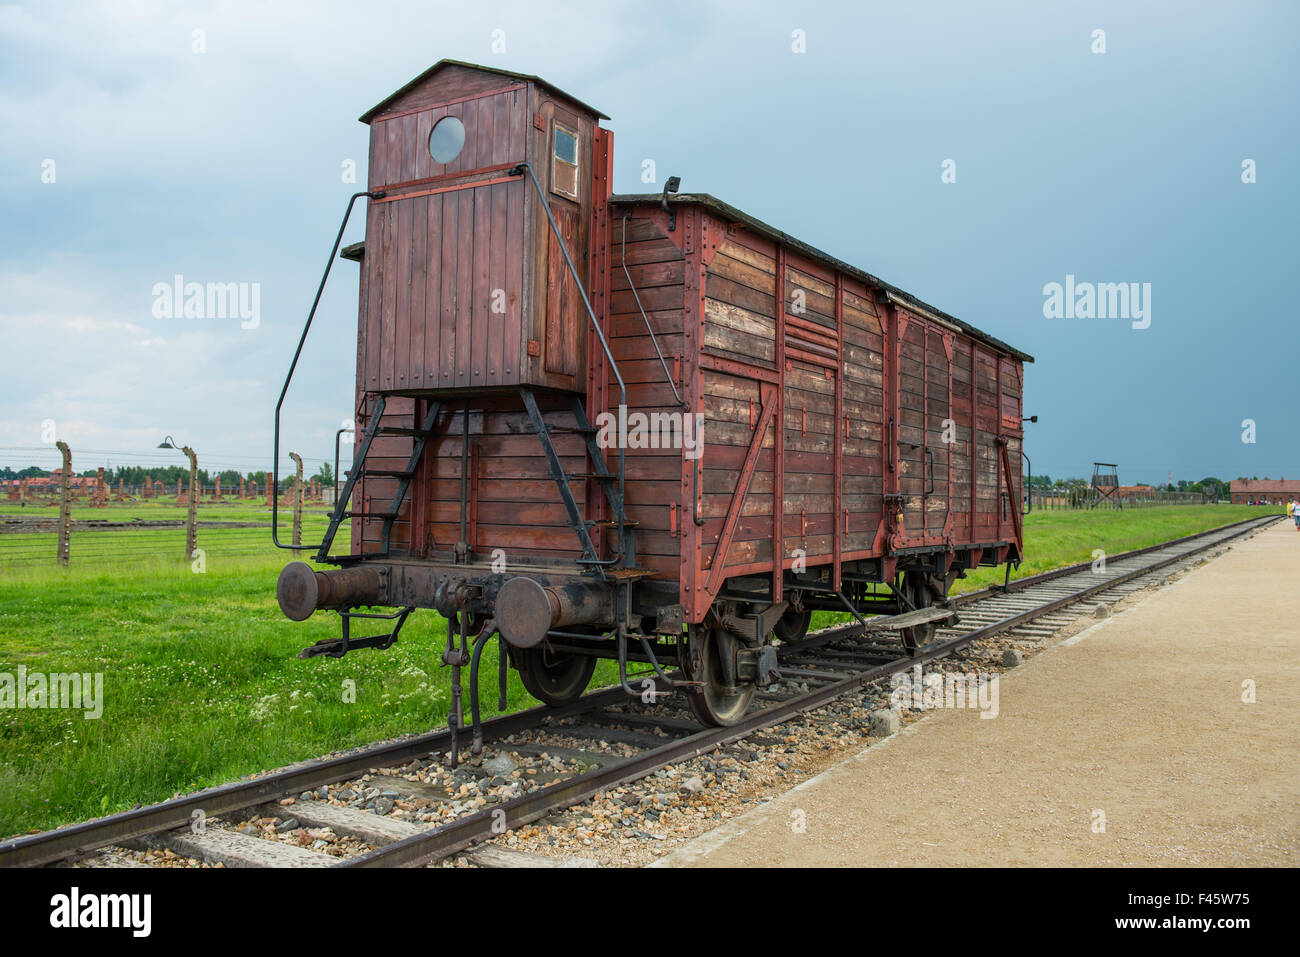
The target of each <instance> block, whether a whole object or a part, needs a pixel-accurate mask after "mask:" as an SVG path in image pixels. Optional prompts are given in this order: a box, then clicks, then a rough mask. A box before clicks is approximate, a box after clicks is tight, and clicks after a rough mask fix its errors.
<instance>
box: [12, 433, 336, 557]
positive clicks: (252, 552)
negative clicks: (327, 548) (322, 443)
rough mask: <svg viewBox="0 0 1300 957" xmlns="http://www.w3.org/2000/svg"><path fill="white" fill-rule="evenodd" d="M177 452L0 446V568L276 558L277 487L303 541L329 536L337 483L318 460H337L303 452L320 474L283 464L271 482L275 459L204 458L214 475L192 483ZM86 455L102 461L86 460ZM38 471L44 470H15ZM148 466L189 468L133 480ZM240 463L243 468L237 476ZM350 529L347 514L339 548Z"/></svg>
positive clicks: (154, 468)
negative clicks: (277, 480) (276, 481)
mask: <svg viewBox="0 0 1300 957" xmlns="http://www.w3.org/2000/svg"><path fill="white" fill-rule="evenodd" d="M178 457H179V456H178V455H177V452H176V451H175V450H170V449H169V450H163V449H160V450H158V451H157V452H154V451H152V450H148V451H144V452H130V451H122V450H108V449H85V450H81V449H79V448H69V447H67V446H66V445H65V443H62V442H59V443H57V444H56V445H53V446H34V447H0V475H4V476H7V477H5V478H3V479H0V569H5V570H9V571H13V570H17V569H19V568H22V567H42V566H49V565H54V564H60V565H83V564H88V563H96V564H100V563H110V564H113V565H122V564H130V563H135V562H141V561H146V560H153V559H166V560H172V561H176V562H181V561H187V562H192V563H194V564H195V565H200V564H202V563H203V562H205V561H206V559H207V558H208V557H210V556H214V555H221V556H223V557H241V558H242V557H256V556H268V557H269V556H272V555H275V554H276V553H277V549H276V548H275V546H274V545H273V544H272V541H271V514H272V513H271V501H272V496H273V495H276V496H277V498H278V506H279V507H280V508H281V509H285V510H289V511H291V512H292V514H293V520H294V530H293V536H294V537H293V541H294V542H295V544H300V543H302V542H303V541H307V542H311V541H319V540H320V536H323V535H324V532H325V529H326V527H327V525H328V522H329V515H330V512H331V511H332V508H333V500H334V493H335V488H336V486H335V482H334V481H327V480H326V478H328V477H329V472H324V473H323V472H322V470H321V468H320V466H321V465H323V464H329V465H330V466H331V470H332V468H333V462H332V461H330V460H326V459H321V458H311V457H307V456H302V457H301V461H302V462H303V463H304V467H305V468H311V469H315V470H316V471H317V475H315V476H313V477H312V478H305V477H303V473H302V471H300V470H299V469H297V468H296V467H295V468H294V469H292V470H290V469H286V468H285V467H284V463H281V468H280V469H279V471H280V474H281V475H282V476H283V475H289V476H290V477H289V478H288V479H286V480H284V481H282V483H281V486H280V488H279V489H278V490H273V489H272V488H271V487H270V484H271V483H270V481H269V476H270V475H271V474H272V470H271V469H269V468H267V466H269V465H271V464H272V463H270V462H269V461H266V460H262V461H260V462H259V461H258V460H256V459H253V458H251V457H243V456H212V457H211V458H200V464H201V465H202V466H203V467H204V469H203V471H204V472H205V473H206V475H207V477H208V481H207V482H203V481H201V480H200V481H198V482H194V483H191V482H190V481H189V476H190V475H191V471H190V469H189V465H188V463H186V464H185V465H184V466H181V465H179V464H178V463H177V461H176V460H177V458H178ZM87 461H89V462H92V463H94V464H93V465H92V466H91V467H90V468H85V467H82V468H79V466H83V463H86V462H87ZM258 465H261V468H260V469H259V468H257V466H258ZM344 467H346V465H344ZM34 470H40V471H41V472H44V473H46V474H43V475H33V474H26V475H25V477H22V478H18V477H14V476H16V475H17V473H31V472H33V471H34ZM141 472H143V473H150V472H152V473H154V474H159V473H162V474H167V473H171V472H176V473H183V474H181V475H180V476H178V477H177V478H176V482H175V485H172V484H171V482H170V481H168V482H167V483H164V482H163V481H161V480H160V479H157V478H153V477H152V476H150V475H148V474H145V475H144V476H143V478H142V479H137V480H136V481H134V482H130V483H128V482H127V481H126V479H125V475H124V474H123V473H131V474H138V473H141ZM232 472H234V473H238V477H239V479H238V482H237V483H236V482H233V481H231V476H230V473H232ZM88 473H92V474H88ZM114 475H116V476H117V478H116V480H115V481H114V480H112V477H113V476H114ZM223 476H224V477H225V481H224V482H223ZM259 478H260V481H259V480H258V479H259ZM192 499H193V501H194V506H195V507H194V508H193V509H191V507H190V504H191V500H192ZM347 532H348V525H347V523H345V524H344V525H343V526H342V527H341V528H340V529H339V538H338V544H339V546H340V547H343V548H346V547H347ZM190 543H193V544H190ZM294 554H295V555H296V554H298V553H297V552H295V553H294Z"/></svg>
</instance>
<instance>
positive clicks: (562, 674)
mask: <svg viewBox="0 0 1300 957" xmlns="http://www.w3.org/2000/svg"><path fill="white" fill-rule="evenodd" d="M514 654H515V667H517V668H518V669H519V680H520V681H522V682H523V685H524V690H526V691H527V692H528V693H529V694H530V695H532V696H533V697H534V698H536V699H537V700H538V701H541V702H543V703H544V704H549V705H550V706H551V707H552V708H558V707H560V706H561V705H565V704H568V703H569V702H570V701H575V700H577V699H578V698H579V697H581V695H582V693H583V692H584V691H586V690H587V682H589V681H590V680H591V675H592V672H594V671H595V670H596V659H595V658H590V657H588V656H586V655H574V654H558V653H556V652H553V651H551V650H549V649H547V648H546V647H545V645H538V646H536V647H534V648H516V649H515V650H514Z"/></svg>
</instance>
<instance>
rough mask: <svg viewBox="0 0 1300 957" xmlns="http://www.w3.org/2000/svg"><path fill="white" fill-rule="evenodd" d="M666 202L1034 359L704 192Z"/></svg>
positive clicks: (647, 199) (641, 197)
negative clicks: (701, 211) (713, 217)
mask: <svg viewBox="0 0 1300 957" xmlns="http://www.w3.org/2000/svg"><path fill="white" fill-rule="evenodd" d="M662 200H663V196H662V195H661V194H659V193H624V194H615V195H613V196H611V197H610V198H609V201H610V202H611V203H653V204H655V205H658V204H659V203H660V202H661V201H662ZM668 201H669V202H670V203H673V204H679V205H680V204H687V205H699V206H704V207H705V208H707V209H710V210H712V211H713V212H715V213H717V214H718V215H719V216H721V217H723V218H724V219H728V220H730V221H731V222H734V223H743V224H744V225H745V226H747V227H748V228H749V229H751V230H753V231H754V232H756V233H758V234H759V235H761V236H766V237H767V238H768V239H770V240H772V241H773V242H777V243H781V244H782V245H785V246H788V247H790V248H791V249H797V250H798V251H799V252H801V253H803V254H804V255H805V256H808V257H809V258H811V259H817V260H820V261H821V262H823V263H825V264H826V265H828V266H830V267H831V268H832V269H839V270H841V271H842V272H845V273H848V274H849V275H850V276H855V277H857V278H858V279H861V280H862V281H863V282H864V283H866V284H867V285H870V286H877V287H879V288H881V289H885V290H887V291H888V292H889V293H891V294H892V295H893V296H894V298H896V299H897V300H898V301H899V302H900V303H901V304H902V305H903V306H904V307H907V306H910V307H912V308H913V309H916V310H917V311H919V312H921V313H923V314H924V313H929V314H931V315H932V316H934V317H936V318H938V319H941V320H942V321H943V322H945V323H949V324H951V325H953V326H956V327H957V328H958V329H960V330H961V331H962V332H965V333H967V334H968V335H970V336H971V337H973V338H975V339H979V340H980V341H981V342H984V343H986V344H988V345H990V346H993V347H994V348H995V349H997V350H999V351H1000V352H1003V353H1005V354H1007V355H1010V356H1015V357H1016V358H1017V359H1019V360H1021V361H1022V362H1033V361H1034V357H1033V356H1031V355H1029V354H1027V353H1024V352H1021V351H1020V350H1019V349H1017V348H1015V347H1014V346H1010V345H1007V344H1006V343H1005V342H1003V341H1002V340H1001V339H998V338H996V337H994V336H990V335H989V334H988V333H986V332H981V331H980V330H979V329H976V328H975V327H974V326H972V325H970V323H967V322H963V321H962V320H960V319H958V318H957V317H956V316H951V315H949V314H948V313H946V312H944V311H943V310H942V309H938V308H936V307H934V306H931V305H930V304H929V303H926V302H923V301H922V300H920V299H917V298H916V297H915V296H913V295H912V294H911V293H908V292H905V291H903V290H902V289H899V288H898V287H897V286H894V285H891V284H890V283H887V282H885V281H884V280H883V279H880V278H878V277H876V276H873V275H871V273H869V272H866V271H865V270H862V269H859V268H858V267H857V266H851V265H849V264H848V263H846V262H844V261H843V260H841V259H836V258H835V257H834V256H832V255H830V254H829V253H825V252H822V251H821V250H820V249H818V248H816V247H815V246H809V245H808V244H807V243H805V242H801V241H800V240H798V239H795V238H794V237H793V236H791V235H789V234H787V233H783V232H781V230H779V229H777V228H776V227H774V226H769V225H768V224H767V223H765V222H763V221H762V220H759V219H755V218H754V217H753V216H750V215H749V214H748V213H743V212H741V211H740V210H738V209H736V207H734V206H730V205H728V204H727V203H724V202H723V201H722V200H720V199H718V198H717V197H716V196H710V195H709V194H708V193H678V194H676V195H670V196H669V197H668Z"/></svg>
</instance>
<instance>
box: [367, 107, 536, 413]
mask: <svg viewBox="0 0 1300 957" xmlns="http://www.w3.org/2000/svg"><path fill="white" fill-rule="evenodd" d="M525 99H526V97H525V93H524V91H523V88H522V87H520V88H512V89H511V90H509V91H508V92H505V93H498V94H496V95H490V96H481V97H477V98H475V99H470V100H466V101H463V102H460V103H453V104H450V105H447V106H440V107H435V108H431V109H424V110H419V111H416V112H408V113H397V114H395V115H394V116H392V117H391V118H389V119H376V120H375V122H374V123H373V125H372V128H371V156H370V188H371V189H372V190H387V191H388V192H389V195H388V196H387V197H385V198H384V199H382V200H373V201H371V203H370V205H369V210H368V214H367V223H366V256H365V259H364V269H365V270H366V274H367V280H368V282H367V290H368V291H367V301H366V304H365V316H366V323H365V326H364V327H363V333H362V336H361V358H360V369H361V375H362V380H361V381H362V385H363V386H364V388H365V389H367V390H370V391H379V390H383V391H393V390H395V391H402V390H405V389H434V388H463V387H468V386H484V385H497V384H501V383H509V382H517V381H519V379H520V369H519V363H520V357H521V349H522V348H523V346H522V342H523V321H524V320H523V305H524V304H523V292H524V290H523V283H524V257H523V250H524V248H525V232H524V226H525V217H524V196H525V193H524V189H525V184H524V183H523V182H522V181H518V180H517V181H513V182H506V183H498V184H496V185H492V186H477V187H473V188H466V189H452V190H451V191H447V192H435V191H433V190H446V189H449V184H448V182H446V181H444V180H443V179H434V181H433V182H429V181H428V180H429V178H430V177H435V178H441V177H449V178H451V180H452V183H451V184H450V185H455V184H456V183H460V182H463V178H462V179H457V177H458V176H467V175H470V174H473V173H474V172H475V171H480V170H484V171H489V170H492V169H493V168H498V167H502V166H505V165H508V164H510V163H512V162H518V161H520V160H522V159H523V157H524V148H525V138H524V137H525V124H526V115H525V114H526V112H527V111H526V109H525V108H524V103H525ZM444 116H456V117H458V118H460V120H461V121H462V122H463V123H464V124H465V145H464V147H463V149H462V150H461V152H460V153H459V154H458V155H457V156H456V157H455V159H453V160H452V161H451V162H450V163H445V164H444V163H437V162H435V161H434V160H433V159H432V157H431V156H430V154H429V149H428V139H429V133H430V132H431V130H432V128H433V126H434V125H435V124H436V123H437V122H438V121H439V120H440V119H442V118H443V117H444ZM497 175H498V176H499V175H502V174H501V173H498V174H497ZM492 178H495V177H493V176H492V175H491V174H490V173H486V172H485V174H484V175H482V176H480V177H479V179H492ZM494 289H501V290H503V291H504V300H503V304H504V307H505V311H504V312H500V311H493V309H492V304H493V290H494Z"/></svg>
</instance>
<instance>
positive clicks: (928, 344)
mask: <svg viewBox="0 0 1300 957" xmlns="http://www.w3.org/2000/svg"><path fill="white" fill-rule="evenodd" d="M602 118H603V115H602V114H600V113H598V112H596V111H595V110H593V109H592V108H591V107H588V106H586V105H584V104H583V103H581V102H579V101H578V100H575V99H573V98H572V97H570V96H568V95H567V94H565V93H563V92H561V91H559V90H557V89H555V88H554V87H552V86H550V85H549V84H547V83H545V82H544V81H542V80H540V79H538V78H536V77H531V76H522V75H518V74H513V73H506V72H504V71H501V70H495V69H487V68H483V67H477V66H472V65H469V64H462V63H456V62H452V61H442V62H440V63H439V64H437V65H436V66H434V67H433V68H432V69H430V70H429V71H428V72H426V73H425V74H423V75H422V76H420V77H418V78H417V79H415V80H414V81H412V82H411V83H410V84H408V85H407V86H405V87H403V88H402V89H401V90H399V91H398V92H397V93H395V94H393V95H392V96H391V97H389V98H388V99H386V100H385V101H383V102H382V103H380V104H379V105H378V106H376V107H375V108H374V109H372V110H371V111H369V112H368V113H366V114H365V115H364V116H363V117H362V119H363V121H364V122H366V123H368V124H369V125H370V130H371V134H370V135H371V152H370V178H369V184H368V190H367V192H366V194H365V195H366V196H367V197H368V199H369V204H368V212H367V223H366V239H365V242H364V243H363V244H357V245H356V246H355V247H349V249H347V250H345V251H344V256H345V257H347V258H351V259H355V260H358V261H359V262H360V263H361V297H360V300H361V301H360V319H359V323H358V337H357V343H358V348H357V424H358V430H359V431H358V437H357V446H356V452H355V457H354V465H353V469H352V471H351V472H350V473H349V474H348V480H347V483H346V485H345V486H344V488H343V490H342V492H341V494H340V496H339V501H338V505H337V507H336V512H335V515H334V517H333V521H332V523H331V526H330V531H329V534H328V535H327V537H326V540H325V542H324V543H323V544H322V545H321V546H320V550H319V553H318V556H317V557H318V561H323V562H329V563H332V564H335V565H339V566H341V567H340V568H338V569H334V570H325V571H321V570H314V569H312V568H311V567H310V566H308V565H306V564H305V563H302V562H295V563H293V564H292V565H290V566H288V567H287V568H286V569H285V571H284V572H283V573H282V575H281V578H280V582H279V586H278V589H277V591H278V595H279V598H280V603H281V607H282V608H283V609H284V611H285V613H286V614H287V615H289V617H291V618H295V619H302V618H305V617H307V616H308V615H310V614H311V613H312V612H313V611H315V610H316V609H318V608H331V609H335V610H338V611H340V612H341V614H342V615H343V625H344V631H343V638H341V639H337V640H333V641H330V642H324V643H322V644H320V645H317V646H313V647H312V648H309V649H307V650H306V651H305V652H304V654H319V653H325V654H342V653H345V652H346V651H347V650H349V649H350V648H355V647H361V646H365V645H379V646H386V645H387V644H389V643H391V641H392V640H393V639H394V638H395V637H396V634H397V631H398V629H400V627H401V623H402V622H403V621H405V619H406V616H407V615H408V614H410V613H411V611H412V610H413V609H416V608H432V609H435V610H437V611H439V612H441V613H442V614H444V615H446V616H447V617H448V648H447V652H446V653H445V654H444V657H443V660H444V661H445V662H447V663H449V664H451V665H453V666H454V667H457V668H459V667H460V666H461V665H464V664H469V663H471V662H474V663H476V662H477V655H478V653H480V652H481V650H482V648H483V646H484V644H485V643H486V642H487V641H488V640H489V639H490V638H491V637H493V636H494V635H495V636H499V637H500V638H501V639H503V640H504V642H505V647H506V651H507V654H505V655H502V656H501V658H502V660H503V661H504V660H505V659H506V658H507V657H508V658H509V660H510V662H511V663H512V664H513V665H514V666H515V667H517V668H518V669H519V671H520V673H521V676H522V678H523V681H524V684H525V686H526V687H527V688H528V689H529V691H530V692H531V693H532V694H533V695H535V696H536V697H538V698H539V699H541V700H543V701H546V702H548V703H552V704H560V703H563V702H566V701H568V700H571V699H572V698H574V697H576V696H577V695H579V694H581V692H582V691H583V689H584V688H585V686H586V684H587V681H588V680H589V678H590V676H591V674H592V669H593V666H594V662H595V659H596V658H598V657H616V658H618V659H619V660H620V662H622V663H624V664H623V666H622V668H621V672H622V674H623V676H624V683H625V684H626V664H625V663H626V662H627V661H638V662H645V663H647V664H649V665H650V666H651V667H653V668H654V669H655V670H656V671H658V672H659V673H660V678H659V679H658V680H659V681H660V682H661V683H668V684H670V685H671V684H678V685H680V687H681V688H682V690H683V691H684V692H685V693H686V695H687V698H688V700H689V701H690V702H691V705H692V707H693V708H694V710H695V713H696V714H697V715H698V716H699V717H700V718H701V720H703V721H705V722H708V723H715V724H716V723H730V722H734V721H736V720H739V718H740V717H741V716H742V715H743V714H744V712H745V710H746V709H747V708H748V706H749V703H750V700H751V698H752V696H753V693H754V689H755V688H756V687H758V686H761V685H763V684H766V683H768V682H769V681H770V680H771V679H772V677H773V675H774V665H775V654H774V652H773V641H774V638H775V640H778V641H794V640H797V639H798V638H799V637H800V636H801V635H802V634H803V633H804V632H805V631H806V630H807V627H808V620H809V616H810V615H811V612H812V611H813V610H814V609H837V610H841V611H845V610H852V611H853V612H854V613H855V614H862V615H867V614H870V615H892V616H894V617H893V618H892V619H891V620H892V621H893V622H895V623H896V628H895V629H894V631H895V633H896V634H897V636H898V637H899V638H900V640H901V641H902V642H903V644H904V645H905V646H906V647H908V648H912V649H914V648H916V647H918V646H920V645H922V644H924V643H925V641H927V640H928V639H929V638H930V637H931V636H932V634H933V632H934V630H935V627H936V624H937V623H939V622H942V621H943V620H944V618H945V616H947V615H949V612H948V611H947V609H946V608H945V607H944V605H945V599H946V596H947V593H948V589H949V587H950V585H951V583H952V581H953V580H954V578H956V577H959V576H961V575H962V574H963V573H964V571H965V570H966V569H969V568H973V567H975V566H977V565H993V564H1001V563H1004V562H1018V561H1019V560H1020V556H1021V550H1022V545H1023V539H1022V534H1021V525H1020V516H1021V468H1022V466H1021V441H1022V435H1023V433H1022V426H1021V387H1022V363H1023V362H1026V361H1032V360H1031V359H1030V357H1029V356H1027V355H1025V354H1024V353H1022V352H1019V351H1017V350H1016V349H1014V348H1012V347H1011V346H1008V345H1007V344H1005V343H1003V342H1000V341H998V340H997V339H995V338H993V337H991V336H989V335H986V334H985V333H982V332H980V331H979V330H977V329H974V328H972V327H971V326H969V325H967V324H966V323H964V322H962V321H960V320H958V319H956V318H954V317H952V316H950V315H947V314H946V313H944V312H942V311H940V310H938V309H935V308H934V307H932V306H928V305H926V304H925V303H923V302H921V301H920V300H918V299H916V298H914V297H913V296H911V295H909V294H907V293H905V292H903V291H902V290H899V289H897V288H895V287H893V286H891V285H890V284H888V283H886V282H884V281H882V280H880V279H878V278H876V277H875V276H872V275H871V274H869V273H867V272H864V271H862V270H860V269H857V268H855V267H853V266H850V265H848V264H846V263H843V262H840V261H839V260H837V259H835V258H833V257H831V256H828V255H826V254H825V253H823V252H820V251H818V250H816V249H814V248H812V247H810V246H808V245H806V244H804V243H801V242H799V241H797V240H795V239H793V238H791V237H789V236H787V235H785V234H784V233H782V232H779V231H778V230H776V229H773V228H772V227H770V226H767V225H765V224H763V223H761V222H759V221H757V220H755V219H754V218H753V217H750V216H748V215H746V214H744V213H742V212H740V211H739V210H736V209H734V208H732V207H730V206H728V205H726V204H724V203H722V202H719V201H718V200H716V199H714V198H712V197H711V196H707V195H702V194H690V195H687V194H673V193H670V192H669V191H668V190H665V192H664V193H663V194H662V195H658V194H656V195H636V196H620V195H611V192H610V182H611V169H612V139H613V137H612V134H611V133H610V132H609V131H607V130H604V129H602V128H601V127H600V120H601V119H602ZM673 185H674V186H675V184H673ZM344 521H350V522H351V535H352V538H351V541H352V546H351V551H350V554H348V555H341V556H331V555H329V550H330V544H331V542H332V539H333V535H334V531H335V529H336V528H337V527H338V525H339V524H340V523H342V522H344ZM374 605H383V606H388V607H391V608H394V609H396V611H394V612H392V613H391V614H392V616H393V618H392V621H393V622H394V624H393V625H392V627H391V629H388V630H385V633H384V634H381V635H378V636H366V637H361V638H358V637H356V636H353V635H352V634H351V633H350V628H349V626H350V624H351V622H352V620H353V619H355V618H357V617H358V616H359V615H361V614H362V613H361V612H358V611H357V610H356V609H358V608H362V607H368V606H374ZM458 641H459V644H457V642H458ZM668 663H676V664H679V665H680V666H681V668H682V670H683V671H684V673H685V678H684V679H680V680H679V679H670V678H668V676H667V675H666V674H664V672H663V671H662V670H661V669H662V667H663V666H664V665H666V664H668ZM503 667H504V665H503ZM455 686H456V687H457V688H458V687H459V679H458V678H457V681H456V683H455ZM629 690H630V689H629ZM474 701H475V703H476V701H477V694H475V696H474Z"/></svg>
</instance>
